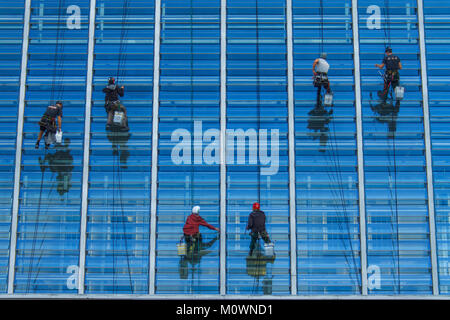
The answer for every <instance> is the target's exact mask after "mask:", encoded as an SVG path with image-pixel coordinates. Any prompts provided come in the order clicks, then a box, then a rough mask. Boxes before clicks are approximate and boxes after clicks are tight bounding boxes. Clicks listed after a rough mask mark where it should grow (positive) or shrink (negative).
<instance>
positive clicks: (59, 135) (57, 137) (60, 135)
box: [55, 131, 63, 143]
mask: <svg viewBox="0 0 450 320" xmlns="http://www.w3.org/2000/svg"><path fill="white" fill-rule="evenodd" d="M62 135H63V134H62V131H58V132H56V134H55V140H56V143H61V142H62Z"/></svg>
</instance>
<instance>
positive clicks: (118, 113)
mask: <svg viewBox="0 0 450 320" xmlns="http://www.w3.org/2000/svg"><path fill="white" fill-rule="evenodd" d="M122 119H123V112H122V111H115V112H114V119H113V122H114V123H115V124H117V125H121V124H122Z"/></svg>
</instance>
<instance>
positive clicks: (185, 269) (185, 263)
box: [179, 234, 219, 279]
mask: <svg viewBox="0 0 450 320" xmlns="http://www.w3.org/2000/svg"><path fill="white" fill-rule="evenodd" d="M217 239H219V236H218V235H215V236H214V238H212V239H211V240H210V241H208V242H204V241H203V237H202V235H201V234H200V237H198V238H197V240H196V241H194V242H192V244H191V245H189V246H188V247H187V248H186V255H185V256H182V257H181V259H180V264H179V272H180V278H181V279H187V278H188V276H189V271H192V274H194V272H195V270H196V269H197V268H198V265H199V264H200V261H201V259H202V257H203V256H205V255H207V254H209V253H211V252H212V251H211V250H206V249H208V248H211V247H212V246H213V245H214V243H215V242H216V241H217ZM189 265H190V266H189Z"/></svg>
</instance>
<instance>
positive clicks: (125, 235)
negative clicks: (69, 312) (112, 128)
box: [114, 132, 134, 293]
mask: <svg viewBox="0 0 450 320" xmlns="http://www.w3.org/2000/svg"><path fill="white" fill-rule="evenodd" d="M114 134H117V135H124V133H117V132H115V133H114ZM121 138H123V137H121ZM121 152H122V150H121V149H120V151H119V150H118V151H117V155H116V157H117V161H116V162H119V159H120V153H121ZM117 174H118V181H119V203H120V211H121V218H122V219H121V220H122V235H123V238H124V241H125V256H126V261H127V270H128V280H129V282H130V290H131V293H134V286H133V281H132V277H131V266H130V256H129V254H128V240H127V238H128V236H127V232H126V225H125V213H124V207H123V197H122V191H123V190H122V172H121V170H120V164H119V165H118V167H117Z"/></svg>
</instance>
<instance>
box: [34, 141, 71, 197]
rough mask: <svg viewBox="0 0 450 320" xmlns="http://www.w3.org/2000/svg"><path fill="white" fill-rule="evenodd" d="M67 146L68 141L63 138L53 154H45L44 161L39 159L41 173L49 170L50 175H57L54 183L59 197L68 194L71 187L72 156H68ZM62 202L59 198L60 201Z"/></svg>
mask: <svg viewBox="0 0 450 320" xmlns="http://www.w3.org/2000/svg"><path fill="white" fill-rule="evenodd" d="M69 145H70V139H69V138H65V139H64V143H63V144H57V145H56V146H55V150H56V151H55V152H54V153H47V154H46V155H45V157H44V159H42V157H39V165H40V167H41V171H45V170H46V169H47V168H49V169H50V171H51V172H52V173H56V174H57V176H56V181H57V182H58V185H57V186H56V190H57V191H58V193H59V194H60V195H61V196H62V195H64V194H65V193H67V192H69V189H70V187H71V186H72V183H71V178H72V170H73V156H72V155H71V154H70V149H69ZM63 200H64V199H63V198H61V201H63Z"/></svg>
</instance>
